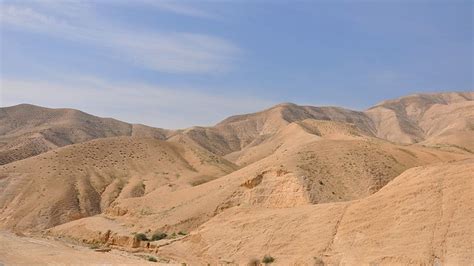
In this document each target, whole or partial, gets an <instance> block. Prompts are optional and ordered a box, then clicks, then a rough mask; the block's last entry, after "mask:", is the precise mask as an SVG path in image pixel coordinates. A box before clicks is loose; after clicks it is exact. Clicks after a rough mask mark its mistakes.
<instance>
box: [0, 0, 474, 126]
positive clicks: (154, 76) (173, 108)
mask: <svg viewBox="0 0 474 266" xmlns="http://www.w3.org/2000/svg"><path fill="white" fill-rule="evenodd" d="M0 3H1V4H0V14H1V18H0V23H1V24H0V34H1V35H0V37H1V42H0V45H1V47H0V49H1V54H0V56H1V58H0V62H1V65H0V67H1V69H0V74H1V76H0V85H1V91H0V92H1V94H0V101H1V105H2V106H10V105H14V104H18V103H32V104H38V105H42V106H47V107H71V108H77V109H80V110H83V111H86V112H89V113H92V114H95V115H100V116H108V117H114V118H117V119H121V120H125V121H128V122H136V123H144V124H148V125H153V126H158V127H165V128H182V127H189V126H192V125H212V124H214V123H216V122H218V121H219V120H221V119H223V118H225V117H227V116H229V115H233V114H239V113H246V112H254V111H258V110H261V109H263V108H267V107H269V106H271V105H274V104H277V103H280V102H295V103H298V104H309V105H337V106H344V107H347V108H352V109H358V110H363V109H365V108H367V107H369V106H371V105H374V104H376V103H377V102H379V101H381V100H384V99H388V98H394V97H399V96H402V95H406V94H411V93H418V92H437V91H451V90H458V91H459V90H462V91H466V90H472V89H473V88H474V86H473V76H474V71H473V61H474V50H473V49H474V48H473V41H472V38H473V9H474V4H473V3H474V2H472V1H456V0H454V1H408V0H399V1H395V0H393V1H390V0H380V1H355V0H354V1H350V0H346V1H343V0H340V1H337V0H336V1H329V0H328V1H289V0H288V1H237V0H236V1H230V0H228V1H158V0H156V1H154V0H135V1H129V0H103V1H80V0H75V1H74V0H64V1H61V0H42V1H8V0H0Z"/></svg>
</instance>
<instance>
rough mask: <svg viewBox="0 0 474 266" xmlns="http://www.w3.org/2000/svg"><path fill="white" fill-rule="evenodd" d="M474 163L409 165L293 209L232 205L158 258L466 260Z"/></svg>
mask: <svg viewBox="0 0 474 266" xmlns="http://www.w3.org/2000/svg"><path fill="white" fill-rule="evenodd" d="M472 172H474V161H472V160H467V161H462V162H455V163H441V164H438V165H433V166H428V167H418V168H413V169H410V170H407V171H406V172H404V173H403V174H402V175H400V176H399V177H397V178H396V179H395V180H393V181H392V182H391V183H389V184H388V185H387V186H386V187H385V188H383V189H381V190H380V191H378V192H377V193H375V194H374V195H372V196H369V197H367V198H365V199H361V200H356V201H350V202H341V203H326V204H318V205H308V206H301V207H296V208H291V209H273V208H248V207H236V208H232V209H229V210H227V211H225V212H223V213H221V214H219V215H218V216H216V217H215V218H214V219H212V220H210V221H209V222H207V223H205V224H203V225H202V226H201V227H199V229H198V230H196V231H194V232H192V233H191V235H190V236H189V237H187V238H185V239H183V240H181V241H177V242H174V243H172V244H170V245H168V246H165V247H163V248H161V249H160V250H159V253H158V254H160V255H163V256H170V257H175V256H176V257H179V258H181V259H183V258H185V260H186V261H187V262H188V263H191V264H193V263H201V264H202V263H211V264H217V263H222V262H223V261H229V262H233V263H239V264H245V263H247V262H249V261H250V260H251V259H252V258H262V257H263V255H264V254H270V255H272V256H273V257H275V258H276V262H277V264H281V265H296V264H298V265H313V264H314V263H315V262H316V261H320V262H321V261H322V262H324V263H326V264H348V265H355V264H358V265H361V264H370V263H377V264H436V263H442V264H447V265H468V264H469V263H471V262H472V260H473V259H474V253H473V244H472V243H473V242H472V239H473V232H472V228H471V226H470V224H471V223H470V222H471V221H472V220H473V219H474V212H473V208H472V204H471V203H472V200H473V199H474V198H473V195H474V193H473V190H472V183H473V176H472V175H471V174H469V173H472Z"/></svg>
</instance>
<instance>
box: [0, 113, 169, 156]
mask: <svg viewBox="0 0 474 266" xmlns="http://www.w3.org/2000/svg"><path fill="white" fill-rule="evenodd" d="M168 133H169V131H167V130H163V129H157V128H151V127H147V126H143V125H132V124H128V123H124V122H121V121H118V120H115V119H111V118H100V117H96V116H93V115H89V114H86V113H84V112H81V111H78V110H74V109H50V108H44V107H39V106H34V105H28V104H21V105H16V106H12V107H3V108H0V164H6V163H9V162H13V161H16V160H21V159H25V158H28V157H31V156H34V155H38V154H40V153H43V152H45V151H49V150H52V149H55V148H57V147H62V146H66V145H70V144H74V143H81V142H85V141H88V140H92V139H97V138H105V137H115V136H148V137H155V138H159V139H164V138H165V136H166V134H168Z"/></svg>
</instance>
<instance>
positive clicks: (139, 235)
mask: <svg viewBox="0 0 474 266" xmlns="http://www.w3.org/2000/svg"><path fill="white" fill-rule="evenodd" d="M135 239H137V240H140V241H148V237H147V236H146V235H145V234H143V233H138V234H136V235H135Z"/></svg>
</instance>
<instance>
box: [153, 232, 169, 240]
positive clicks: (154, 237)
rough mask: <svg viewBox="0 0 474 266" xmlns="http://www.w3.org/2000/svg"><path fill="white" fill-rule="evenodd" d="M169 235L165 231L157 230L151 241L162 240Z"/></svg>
mask: <svg viewBox="0 0 474 266" xmlns="http://www.w3.org/2000/svg"><path fill="white" fill-rule="evenodd" d="M167 236H168V235H167V234H166V233H163V232H157V233H154V234H153V236H152V237H151V241H157V240H161V239H163V238H166V237H167Z"/></svg>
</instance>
